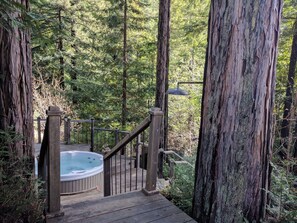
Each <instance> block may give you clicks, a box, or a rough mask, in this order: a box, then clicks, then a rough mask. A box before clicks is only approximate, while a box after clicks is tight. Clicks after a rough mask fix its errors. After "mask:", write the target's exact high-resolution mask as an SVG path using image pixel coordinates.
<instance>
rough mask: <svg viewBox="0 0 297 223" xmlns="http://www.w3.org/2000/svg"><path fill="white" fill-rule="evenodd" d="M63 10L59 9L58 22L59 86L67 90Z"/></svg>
mask: <svg viewBox="0 0 297 223" xmlns="http://www.w3.org/2000/svg"><path fill="white" fill-rule="evenodd" d="M61 12H62V8H59V9H58V20H59V31H60V36H59V38H58V51H59V52H60V58H59V61H60V69H59V70H60V74H59V78H58V79H59V84H60V88H61V89H65V81H64V57H63V50H64V49H63V38H62V33H63V30H62V29H63V28H62V15H61Z"/></svg>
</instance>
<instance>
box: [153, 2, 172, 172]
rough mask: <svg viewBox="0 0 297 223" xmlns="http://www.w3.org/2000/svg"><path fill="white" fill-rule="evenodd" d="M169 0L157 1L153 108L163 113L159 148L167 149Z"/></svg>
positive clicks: (160, 163)
mask: <svg viewBox="0 0 297 223" xmlns="http://www.w3.org/2000/svg"><path fill="white" fill-rule="evenodd" d="M169 25H170V0H160V1H159V26H158V52H157V73H156V97H155V107H158V108H161V110H162V111H163V113H164V119H163V122H162V126H163V127H162V131H161V135H162V136H161V139H160V147H161V148H164V149H166V148H167V135H168V133H167V132H168V130H167V129H168V118H167V117H168V111H167V109H168V95H167V94H166V92H167V90H168V68H169V39H170V26H169ZM159 158H160V159H159V168H158V169H159V176H161V175H162V169H163V168H162V164H163V163H162V160H163V158H162V154H161V153H160V157H159Z"/></svg>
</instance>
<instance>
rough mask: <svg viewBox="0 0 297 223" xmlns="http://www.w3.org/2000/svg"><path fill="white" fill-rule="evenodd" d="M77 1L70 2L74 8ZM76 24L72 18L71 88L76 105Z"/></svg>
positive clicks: (73, 101)
mask: <svg viewBox="0 0 297 223" xmlns="http://www.w3.org/2000/svg"><path fill="white" fill-rule="evenodd" d="M75 4H76V2H75V1H71V2H70V5H71V7H73V8H74V6H75ZM72 10H73V12H74V11H75V8H74V9H72ZM74 26H75V19H74V18H72V19H71V37H72V41H73V42H72V44H71V47H72V49H73V51H74V55H72V56H71V65H72V67H71V70H70V77H71V81H72V83H71V88H72V91H73V95H72V103H73V104H74V105H76V104H77V103H78V101H77V91H78V88H77V83H76V82H77V72H76V54H77V47H76V43H75V38H76V32H75V29H74Z"/></svg>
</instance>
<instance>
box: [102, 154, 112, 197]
mask: <svg viewBox="0 0 297 223" xmlns="http://www.w3.org/2000/svg"><path fill="white" fill-rule="evenodd" d="M103 168H104V197H107V196H110V195H111V193H110V176H111V172H110V171H111V167H110V159H104V166H103Z"/></svg>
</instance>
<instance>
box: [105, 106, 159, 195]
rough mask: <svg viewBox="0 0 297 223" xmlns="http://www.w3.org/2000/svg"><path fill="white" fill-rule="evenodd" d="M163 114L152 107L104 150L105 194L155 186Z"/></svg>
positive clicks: (147, 188) (153, 188) (149, 189)
mask: <svg viewBox="0 0 297 223" xmlns="http://www.w3.org/2000/svg"><path fill="white" fill-rule="evenodd" d="M162 115H163V113H162V112H161V111H160V110H158V109H155V110H152V111H151V113H150V116H149V117H147V118H146V119H144V121H143V122H142V123H141V124H140V125H138V126H137V127H136V128H135V129H134V130H133V131H131V132H130V133H128V134H127V135H126V136H125V137H124V138H123V139H122V140H120V141H119V142H118V144H116V145H115V146H114V147H113V148H112V150H111V151H109V152H107V153H106V154H105V156H104V196H110V195H115V194H120V193H125V192H127V191H133V190H139V189H142V188H145V190H146V191H148V192H150V191H153V190H155V189H156V179H157V165H156V164H157V160H158V159H157V157H158V149H159V138H160V125H161V119H162Z"/></svg>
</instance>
